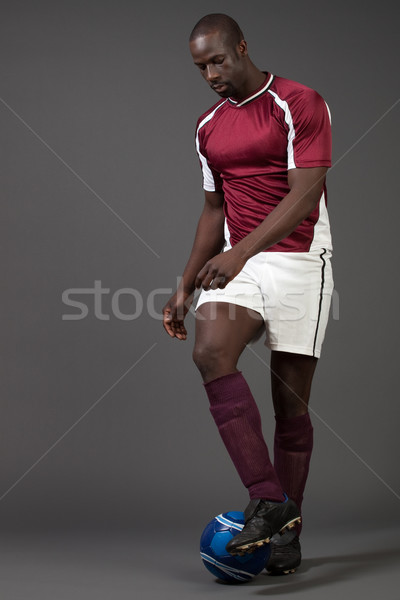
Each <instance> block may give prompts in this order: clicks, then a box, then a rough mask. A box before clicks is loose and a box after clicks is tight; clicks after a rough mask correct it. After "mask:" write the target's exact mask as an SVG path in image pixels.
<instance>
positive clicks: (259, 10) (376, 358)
mask: <svg viewBox="0 0 400 600" xmlns="http://www.w3.org/2000/svg"><path fill="white" fill-rule="evenodd" d="M0 11H1V19H0V81H1V93H0V122H1V126H0V128H1V143H0V152H1V160H0V170H1V197H2V201H1V202H2V207H3V211H2V212H3V216H2V221H1V227H2V233H1V247H2V250H1V256H2V260H1V269H2V294H1V319H2V326H1V340H2V342H1V348H2V361H1V368H2V376H1V386H2V393H1V419H0V427H1V435H0V446H1V449H0V456H1V468H0V486H1V488H0V528H1V530H3V531H20V530H21V531H22V530H24V531H26V530H49V529H72V530H74V529H79V530H86V529H92V530H104V529H106V530H114V529H118V530H120V529H124V530H126V531H132V532H133V534H135V532H137V535H148V534H149V533H151V532H153V531H155V530H156V529H159V530H160V529H161V531H164V532H167V531H168V530H170V529H171V528H174V529H175V531H176V532H185V533H187V534H188V535H190V536H191V540H192V542H193V543H197V539H198V535H199V533H200V529H201V527H202V526H203V525H205V524H206V523H207V522H208V520H209V519H210V518H211V517H212V516H214V515H215V514H218V513H219V512H222V511H225V510H230V509H237V510H241V509H242V508H244V506H245V504H246V503H247V495H246V492H245V490H243V488H242V485H241V483H240V481H239V479H238V476H237V475H236V472H235V471H234V469H233V467H232V466H231V463H230V461H229V458H228V456H227V454H226V452H225V449H224V448H223V446H222V443H221V441H220V439H219V437H218V434H217V430H216V428H215V426H214V423H213V422H212V420H211V416H210V414H209V411H208V405H207V401H206V397H205V393H204V390H203V388H202V384H201V380H200V376H199V375H198V373H197V371H196V369H195V367H194V365H193V364H192V361H191V351H192V345H193V324H194V320H193V317H192V316H189V317H188V327H189V339H188V341H186V342H185V343H179V342H177V341H176V340H171V339H169V338H168V337H167V335H166V334H165V333H164V331H163V330H162V326H161V321H160V318H159V316H160V312H161V307H162V306H163V304H164V302H165V301H166V299H167V298H168V296H169V295H170V293H172V291H173V289H174V288H175V286H176V282H177V278H178V276H179V275H180V274H181V272H182V269H183V267H184V264H185V261H186V258H187V256H188V253H189V251H190V248H191V244H192V239H193V235H194V230H195V226H196V222H197V219H198V216H199V214H200V211H201V208H202V204H203V192H202V189H201V177H200V170H199V166H198V162H197V158H196V155H195V150H194V128H195V123H196V119H197V117H198V116H199V115H200V114H201V113H202V112H204V111H205V110H206V109H207V108H208V107H209V106H211V105H212V104H213V103H214V102H215V101H216V100H217V97H216V95H215V94H214V93H213V92H212V91H211V90H209V89H208V88H207V86H206V84H205V83H204V82H203V81H202V80H201V77H200V75H199V73H198V72H196V69H195V67H193V65H192V63H191V58H190V55H189V52H188V47H187V37H188V34H189V32H190V30H191V28H192V26H193V25H194V23H195V22H196V21H197V20H198V19H199V18H200V17H201V16H203V15H204V14H207V13H209V12H227V13H228V14H230V15H231V16H233V17H234V18H236V19H237V20H238V22H239V23H240V25H241V26H242V28H243V30H244V32H245V37H246V39H247V41H248V44H249V51H250V55H251V57H252V59H253V61H254V62H255V63H256V64H257V66H259V67H260V68H263V69H266V70H270V71H272V72H273V73H276V74H278V75H281V76H284V77H288V78H291V79H295V80H298V81H301V82H302V83H305V84H307V85H309V86H310V87H313V88H315V89H317V90H318V91H319V92H320V93H321V94H322V95H323V96H324V98H325V99H326V100H327V102H328V104H329V106H330V109H331V112H332V118H333V133H334V166H333V168H332V169H331V171H330V173H329V175H328V197H329V211H330V218H331V223H332V229H333V234H334V244H335V250H334V261H333V264H334V270H335V296H334V303H333V309H332V314H331V318H330V322H329V326H328V331H327V337H326V340H325V345H324V348H323V355H322V358H321V360H320V363H319V366H318V369H317V374H316V377H315V383H314V388H313V394H312V402H311V407H312V410H313V422H314V427H315V438H316V439H315V452H314V456H313V459H312V469H311V474H310V479H309V484H308V488H307V497H306V503H305V508H304V513H305V521H306V523H307V527H308V528H309V531H313V530H314V531H315V530H316V529H321V528H326V529H327V530H328V529H329V528H331V527H334V528H335V529H336V530H340V528H344V529H347V530H348V529H349V527H353V528H358V529H364V528H373V527H376V526H388V527H389V526H391V525H392V524H393V523H394V522H397V523H398V521H399V510H398V509H399V495H398V494H399V493H400V482H399V469H398V464H397V460H398V456H399V442H398V422H399V417H400V409H399V402H398V372H399V368H398V336H399V327H398V302H399V286H398V256H399V253H398V223H399V216H400V211H399V202H398V185H397V178H398V164H397V163H398V155H397V148H398V143H397V142H398V139H397V138H398V124H399V110H400V104H397V103H398V102H399V96H400V93H399V84H398V64H397V55H398V41H397V40H398V31H397V22H398V17H399V8H398V3H397V2H395V1H393V2H388V1H383V2H380V3H376V2H364V3H362V5H360V4H359V3H358V2H352V1H349V2H334V3H325V2H320V1H304V2H301V1H300V2H298V1H293V0H292V1H288V2H281V3H276V2H270V1H265V0H263V1H258V0H249V1H248V2H238V1H236V0H231V1H229V2H227V1H220V2H209V1H205V2H199V3H191V2H178V1H172V2H149V3H140V4H138V3H133V2H128V1H122V0H117V1H113V2H111V1H89V2H88V1H83V2H77V1H61V2H60V1H52V2H50V1H48V2H45V1H41V0H39V1H36V2H21V1H18V0H17V1H15V0H13V1H10V2H6V1H2V2H0ZM73 302H74V303H75V304H73V305H72V303H73ZM77 302H81V303H84V305H85V306H87V309H85V308H84V306H83V304H80V305H79V304H77ZM85 310H87V314H85ZM63 315H64V316H63ZM71 315H75V317H76V316H77V315H78V316H79V315H80V316H81V317H84V318H79V319H77V318H75V319H71ZM268 360H269V355H268V351H267V350H266V349H265V348H264V346H263V343H262V342H261V341H260V342H258V343H257V344H256V345H255V346H254V347H252V348H251V349H248V350H246V351H245V353H244V355H243V358H242V360H241V363H240V366H241V369H242V370H243V372H244V373H245V374H246V376H247V378H248V381H249V383H250V385H251V388H252V390H253V392H254V394H255V396H256V398H257V402H258V404H259V407H260V410H261V412H262V416H263V422H264V429H265V435H266V438H267V440H268V441H269V443H270V446H271V441H272V435H273V412H272V407H271V397H270V391H269V370H268ZM378 508H379V511H378V513H377V509H378ZM165 534H167V533H165Z"/></svg>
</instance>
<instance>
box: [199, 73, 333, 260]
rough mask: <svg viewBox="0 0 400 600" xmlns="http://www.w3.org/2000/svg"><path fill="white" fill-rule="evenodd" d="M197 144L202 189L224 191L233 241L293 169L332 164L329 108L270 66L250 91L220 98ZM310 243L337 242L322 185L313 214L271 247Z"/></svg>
mask: <svg viewBox="0 0 400 600" xmlns="http://www.w3.org/2000/svg"><path fill="white" fill-rule="evenodd" d="M196 148H197V152H198V155H199V158H200V164H201V167H202V172H203V187H204V189H205V190H207V191H221V190H223V192H224V196H225V204H224V211H225V217H226V227H225V233H226V237H227V243H228V245H229V244H231V245H232V246H233V245H234V244H236V243H237V242H238V241H240V240H241V239H242V238H243V237H245V236H246V235H248V234H249V233H250V232H251V231H253V229H255V227H257V226H258V225H259V224H260V223H261V222H262V221H263V220H264V219H265V217H266V216H267V215H268V214H269V213H270V212H271V211H272V210H273V208H274V207H275V206H276V205H277V204H278V203H279V202H280V200H282V198H283V197H284V196H286V194H287V193H288V192H289V186H288V182H287V172H288V170H289V169H295V168H297V167H330V166H331V125H330V115H329V109H328V106H327V104H326V103H325V101H324V100H323V98H322V97H321V96H320V95H319V94H318V93H317V92H315V91H314V90H312V89H310V88H308V87H306V86H304V85H301V84H299V83H296V82H294V81H290V80H288V79H284V78H282V77H275V76H273V75H271V74H267V78H266V80H265V81H264V83H263V85H262V86H261V87H260V88H259V89H258V90H256V91H255V92H254V93H253V94H252V95H251V96H249V97H248V98H245V99H244V100H242V101H241V102H239V103H238V102H235V101H234V100H232V99H231V98H227V99H224V100H220V101H219V102H218V103H217V104H215V105H214V106H213V107H212V108H211V109H210V110H208V111H207V112H206V113H204V114H203V115H202V116H201V117H200V119H199V120H198V123H197V130H196ZM313 248H327V249H331V248H332V244H331V235H330V227H329V218H328V213H327V209H326V187H325V185H324V186H323V188H322V189H321V198H320V202H319V203H318V206H317V207H316V208H315V210H314V211H313V212H312V213H311V215H310V216H309V217H307V218H306V219H305V220H304V221H303V222H302V223H301V224H300V225H299V226H298V227H297V228H296V229H295V231H293V232H292V234H291V235H289V236H288V237H287V238H285V239H283V240H281V241H280V242H279V243H277V244H275V245H274V246H272V247H271V248H268V251H275V252H309V251H310V250H311V249H313Z"/></svg>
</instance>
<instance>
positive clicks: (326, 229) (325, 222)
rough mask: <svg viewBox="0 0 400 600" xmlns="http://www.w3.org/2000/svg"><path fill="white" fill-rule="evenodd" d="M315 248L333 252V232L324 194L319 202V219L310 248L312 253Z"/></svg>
mask: <svg viewBox="0 0 400 600" xmlns="http://www.w3.org/2000/svg"><path fill="white" fill-rule="evenodd" d="M315 248H326V249H327V250H332V239H331V230H330V225H329V216H328V211H327V208H326V202H325V194H324V192H322V194H321V198H320V201H319V219H318V221H317V222H316V223H315V226H314V237H313V241H312V243H311V246H310V252H311V251H312V250H314V249H315Z"/></svg>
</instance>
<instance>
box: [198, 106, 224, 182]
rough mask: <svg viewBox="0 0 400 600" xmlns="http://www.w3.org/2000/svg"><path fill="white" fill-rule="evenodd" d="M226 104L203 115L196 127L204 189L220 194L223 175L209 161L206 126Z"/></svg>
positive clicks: (214, 107) (215, 107)
mask: <svg viewBox="0 0 400 600" xmlns="http://www.w3.org/2000/svg"><path fill="white" fill-rule="evenodd" d="M224 104H225V101H223V102H219V103H218V104H217V105H216V106H213V107H212V109H210V111H208V113H206V115H202V117H200V119H199V120H198V122H197V127H196V150H197V155H198V157H199V161H200V166H201V171H202V174H203V188H204V190H206V191H207V192H220V191H221V190H222V178H221V174H220V173H219V172H218V171H217V170H216V169H215V168H214V167H213V166H212V165H211V163H210V161H209V159H208V156H207V151H206V150H205V144H204V136H205V135H206V133H205V127H204V126H205V125H206V123H209V122H210V121H211V119H212V118H213V117H214V115H215V113H216V112H217V111H218V109H219V108H220V107H221V106H223V105H224Z"/></svg>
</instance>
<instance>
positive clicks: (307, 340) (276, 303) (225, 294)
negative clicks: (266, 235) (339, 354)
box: [196, 249, 333, 357]
mask: <svg viewBox="0 0 400 600" xmlns="http://www.w3.org/2000/svg"><path fill="white" fill-rule="evenodd" d="M330 257H331V251H330V250H325V249H319V250H314V251H312V252H260V253H259V254H256V255H255V256H253V257H252V258H250V259H249V260H248V261H247V263H246V264H245V266H244V268H243V270H242V271H241V272H240V273H239V274H238V275H237V276H236V277H235V278H234V279H233V280H232V281H230V282H229V283H228V284H227V286H226V287H225V288H224V289H222V290H221V289H217V290H208V291H205V290H202V291H201V294H200V296H199V298H198V302H197V306H196V309H197V308H199V306H201V305H202V304H204V303H205V302H228V303H230V304H232V305H238V306H244V307H246V308H249V309H251V310H254V311H256V312H258V313H259V314H260V315H261V316H262V317H263V319H264V323H265V329H266V340H265V345H266V346H267V347H268V348H270V350H280V351H285V352H295V353H297V354H306V355H308V356H316V357H319V356H320V354H321V346H322V342H323V340H324V337H325V330H326V325H327V322H328V316H329V307H330V303H331V296H332V292H333V277H332V266H331V261H330ZM230 316H231V317H232V319H234V318H235V315H234V306H232V311H230ZM258 338H259V336H257V338H256V339H258Z"/></svg>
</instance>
